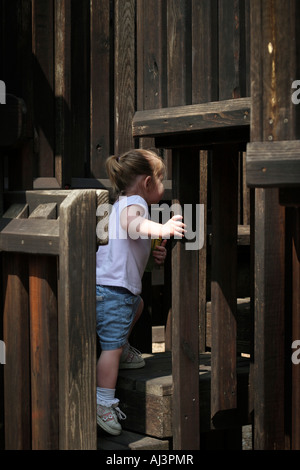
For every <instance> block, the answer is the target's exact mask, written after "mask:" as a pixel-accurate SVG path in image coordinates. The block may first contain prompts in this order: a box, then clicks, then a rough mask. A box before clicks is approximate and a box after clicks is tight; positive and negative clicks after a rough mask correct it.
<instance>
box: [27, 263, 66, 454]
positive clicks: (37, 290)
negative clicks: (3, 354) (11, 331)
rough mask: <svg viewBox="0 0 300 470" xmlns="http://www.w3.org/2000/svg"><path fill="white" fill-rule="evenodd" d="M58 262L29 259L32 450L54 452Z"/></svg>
mask: <svg viewBox="0 0 300 470" xmlns="http://www.w3.org/2000/svg"><path fill="white" fill-rule="evenodd" d="M56 292H57V260H56V257H54V256H53V257H50V256H40V255H31V256H30V258H29V293H30V357H31V415H32V426H31V432H32V450H57V449H58V448H59V447H58V374H57V348H58V344H57V296H56Z"/></svg>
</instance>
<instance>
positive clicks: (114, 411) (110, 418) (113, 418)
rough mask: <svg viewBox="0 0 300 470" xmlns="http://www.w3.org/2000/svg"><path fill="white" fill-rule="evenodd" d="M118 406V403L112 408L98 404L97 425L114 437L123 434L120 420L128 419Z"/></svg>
mask: <svg viewBox="0 0 300 470" xmlns="http://www.w3.org/2000/svg"><path fill="white" fill-rule="evenodd" d="M117 405H118V404H117V403H116V404H114V405H111V406H105V405H100V404H99V403H97V424H98V425H99V426H100V428H102V429H104V431H106V432H108V433H109V434H112V435H113V436H118V435H119V434H121V432H122V427H121V424H120V423H119V421H118V418H119V419H126V415H125V414H124V413H123V412H122V411H121V410H120V408H119V407H118V406H117Z"/></svg>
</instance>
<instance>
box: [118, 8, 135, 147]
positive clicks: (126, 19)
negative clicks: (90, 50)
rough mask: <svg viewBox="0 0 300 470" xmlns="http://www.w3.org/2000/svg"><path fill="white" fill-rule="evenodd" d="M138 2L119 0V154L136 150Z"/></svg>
mask: <svg viewBox="0 0 300 470" xmlns="http://www.w3.org/2000/svg"><path fill="white" fill-rule="evenodd" d="M135 14H136V8H135V1H134V0H127V1H126V2H124V1H123V0H116V1H115V90H114V93H115V116H114V117H115V153H116V154H120V153H122V152H125V151H126V150H129V149H130V148H132V147H134V141H133V138H132V120H133V116H134V113H135V109H136V102H135V101H136V100H135V94H136V87H135V69H136V67H135Z"/></svg>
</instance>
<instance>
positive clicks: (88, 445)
mask: <svg viewBox="0 0 300 470" xmlns="http://www.w3.org/2000/svg"><path fill="white" fill-rule="evenodd" d="M95 213H96V194H95V191H92V190H74V191H72V192H71V193H70V195H69V196H68V197H67V198H66V199H65V200H64V202H63V203H62V204H61V207H60V221H59V223H60V262H59V290H58V332H59V336H58V341H59V345H60V347H59V355H58V367H59V384H60V388H59V410H60V411H59V412H60V423H59V448H60V449H62V450H67V449H69V450H71V449H78V450H79V449H81V450H84V449H85V450H92V449H96V448H97V436H96V399H95V390H96V372H95V371H96V335H95V331H96V330H95V328H96V324H95V315H94V312H95V309H96V292H95V289H96V257H95V249H94V248H93V247H95V232H96V218H95ZM74 345H76V347H74Z"/></svg>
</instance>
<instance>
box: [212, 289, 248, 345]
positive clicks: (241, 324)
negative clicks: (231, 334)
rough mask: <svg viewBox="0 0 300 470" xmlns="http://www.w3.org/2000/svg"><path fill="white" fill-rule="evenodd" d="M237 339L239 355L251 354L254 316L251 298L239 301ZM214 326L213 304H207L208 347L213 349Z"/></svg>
mask: <svg viewBox="0 0 300 470" xmlns="http://www.w3.org/2000/svg"><path fill="white" fill-rule="evenodd" d="M236 311H237V314H236V323H237V326H236V328H237V338H236V341H237V343H236V349H237V353H238V354H241V353H246V354H250V353H251V349H252V336H251V331H252V327H253V325H252V316H251V314H250V298H244V299H237V309H236ZM213 327H214V325H213V323H212V316H211V302H207V303H206V347H207V348H211V346H212V341H211V335H212V329H213Z"/></svg>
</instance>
